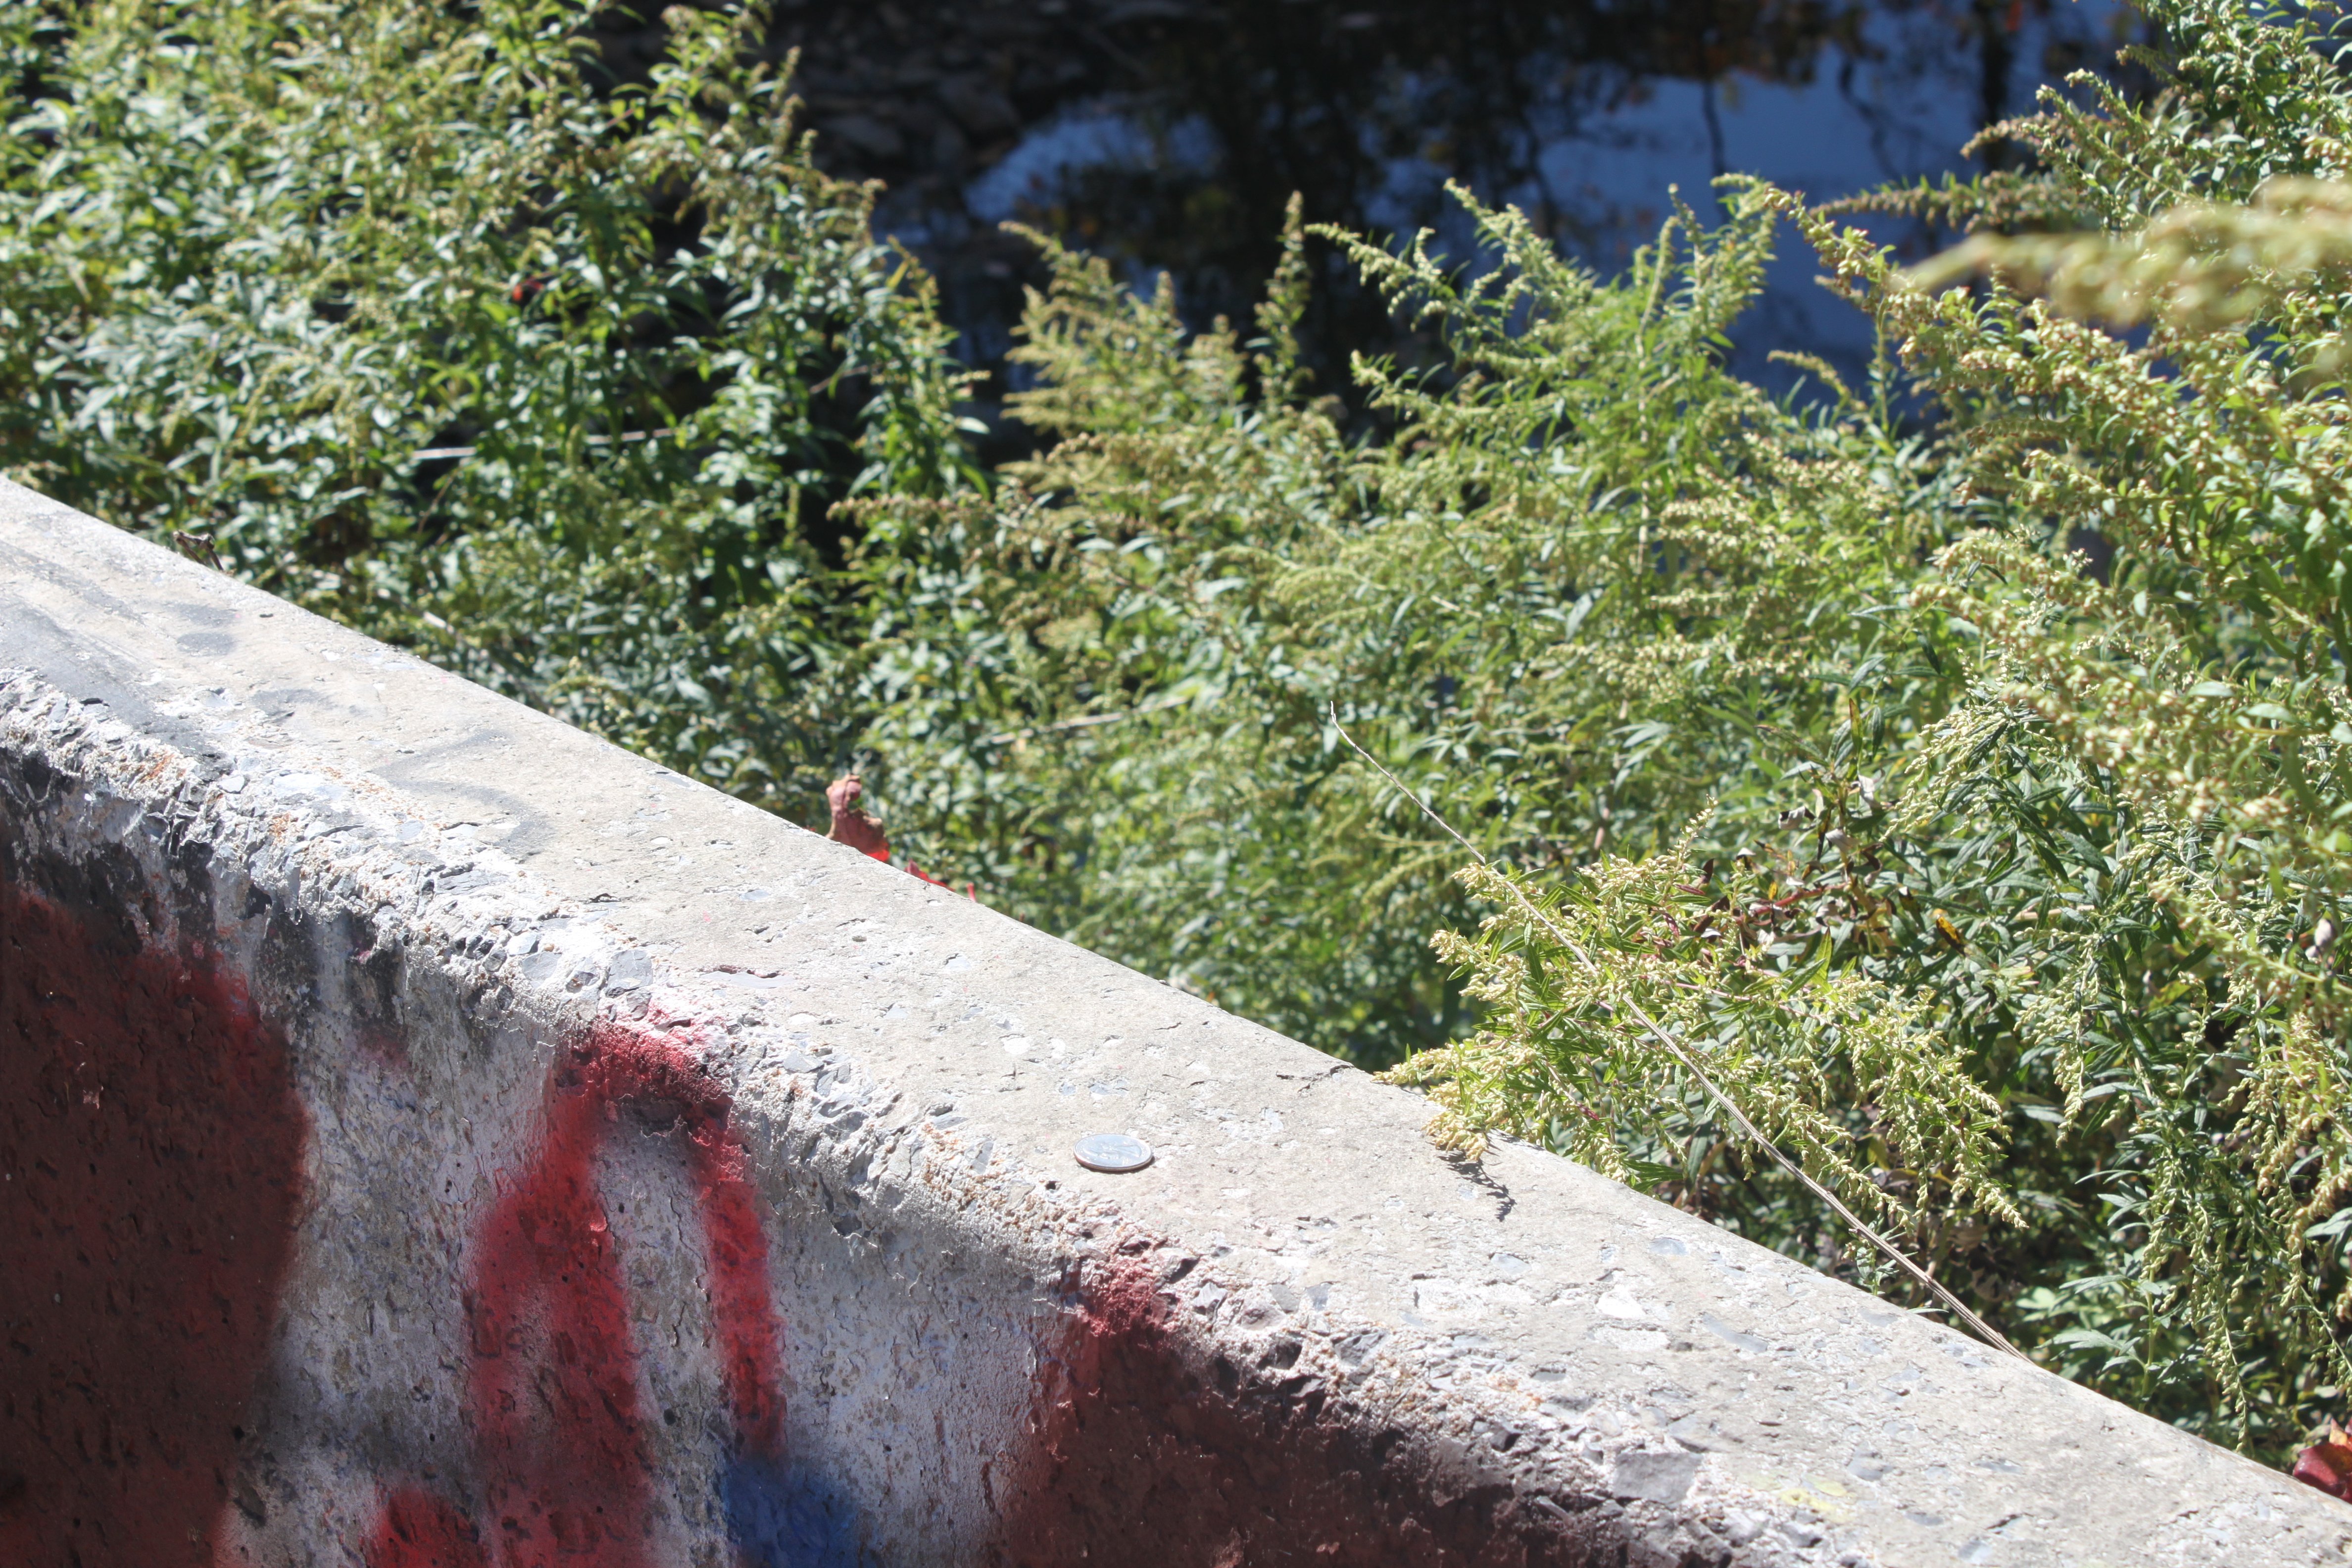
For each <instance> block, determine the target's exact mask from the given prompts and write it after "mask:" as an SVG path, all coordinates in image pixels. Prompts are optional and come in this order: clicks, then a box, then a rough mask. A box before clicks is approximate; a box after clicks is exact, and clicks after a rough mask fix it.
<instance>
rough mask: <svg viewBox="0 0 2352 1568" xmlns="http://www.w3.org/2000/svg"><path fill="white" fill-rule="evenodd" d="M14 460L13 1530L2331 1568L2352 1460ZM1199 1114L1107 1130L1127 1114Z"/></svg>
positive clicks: (944, 1558) (0, 1105) (1198, 1563)
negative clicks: (1162, 958)
mask: <svg viewBox="0 0 2352 1568" xmlns="http://www.w3.org/2000/svg"><path fill="white" fill-rule="evenodd" d="M1422 1121H1423V1111H1422V1108H1421V1106H1420V1104H1419V1103H1418V1102H1417V1101H1416V1100H1413V1099H1412V1097H1410V1096H1408V1095H1406V1094H1403V1093H1402V1092H1400V1091H1396V1090H1391V1089H1384V1088H1381V1087H1380V1086H1378V1085H1375V1084H1373V1083H1372V1082H1370V1080H1369V1079H1366V1078H1364V1077H1363V1076H1362V1075H1361V1074H1360V1073H1357V1072H1355V1071H1353V1070H1351V1069H1349V1068H1345V1067H1343V1066H1340V1065H1339V1064H1338V1063H1335V1062H1333V1061H1331V1060H1329V1059H1328V1058H1323V1057H1320V1056H1318V1055H1317V1054H1315V1053H1314V1052H1312V1051H1309V1050H1307V1049H1306V1048H1305V1047H1300V1046H1297V1045H1296V1044H1293V1043H1292V1042H1289V1041H1287V1040H1284V1039H1282V1038H1280V1037H1276V1036H1274V1035H1271V1034H1268V1033H1267V1032H1266V1031H1265V1030H1263V1029H1259V1028H1256V1027H1254V1026H1250V1025H1248V1024H1245V1023H1243V1022H1241V1021H1239V1020H1237V1019H1234V1018H1233V1017H1230V1016H1226V1015H1224V1014H1223V1013H1220V1012H1218V1011H1217V1010H1216V1009H1214V1008H1213V1007H1211V1006H1209V1005H1205V1004H1203V1003H1201V1002H1198V1001H1196V1000H1193V999H1192V998H1190V997H1187V996H1185V995H1182V994H1179V993H1177V992H1174V991H1171V990H1170V989H1168V988H1167V987H1165V986H1162V985H1160V984H1155V983H1153V982H1151V981H1150V980H1147V979H1145V978H1143V977H1141V976H1139V975H1137V974H1133V973H1129V972H1127V971H1125V970H1122V969H1120V968H1118V966H1116V965H1114V964H1110V963H1105V962H1103V961H1102V960H1100V959H1097V958H1094V957H1092V956H1090V955H1088V954H1087V953H1085V952H1079V951H1077V950H1076V949H1074V948H1071V947H1068V946H1066V945H1065V944H1064V943H1061V942H1055V941H1054V940H1052V939H1050V938H1047V937H1045V936H1042V935H1040V934H1038V933H1036V932H1034V931H1030V930H1027V929H1026V928H1024V927H1022V926H1020V925H1018V924H1016V923H1014V922H1013V921H1008V920H1005V919H1003V918H1002V917H999V916H997V915H995V914H992V913H991V912H990V911H988V910H985V909H982V908H978V907H975V906H973V905H971V904H970V903H967V902H966V901H964V900H961V899H957V898H954V897H951V896H949V895H947V894H946V893H944V892H943V891H942V890H941V889H937V888H934V887H929V886H927V885H925V884H924V883H922V882H919V881H918V880H916V879H913V878H910V877H908V876H906V875H904V874H902V873H899V872H897V871H894V870H891V869H889V868H886V867H883V866H880V865H877V864H876V863H874V862H872V861H870V860H867V859H866V858H862V857H860V856H858V855H856V854H855V853H853V852H851V851H849V850H847V849H845V848H843V847H840V846H837V845H834V844H829V843H826V842H824V841H823V840H821V839H819V838H817V837H814V836H813V835H811V834H807V833H804V832H802V831H801V830H799V829H797V828H794V827H792V826H788V825H785V824H782V823H780V822H777V821H775V820H773V819H772V818H769V817H766V816H762V815H761V814H759V813H758V812H755V811H752V810H751V809H750V808H748V807H745V806H742V805H739V804H737V803H735V802H732V801H730V800H728V799H726V798H725V797H723V796H721V795H717V794H715V793H713V792H711V791H709V790H707V789H703V788H701V787H699V786H697V785H695V784H690V783H688V782H687V781H685V780H683V779H680V778H678V777H677V776H676V775H674V774H671V773H667V772H665V771H664V770H662V769H660V768H657V767H654V766H651V765H649V764H647V763H645V762H643V761H642V760H640V759H637V758H635V757H632V756H629V755H627V754H625V753H624V752H619V751H616V750H614V749H613V748H611V747H609V746H606V745H604V744H603V743H601V742H596V741H593V740H591V739H589V738H588V737H586V736H583V735H581V734H579V733H577V732H575V731H570V730H567V729H565V728H564V727H562V726H561V725H559V724H556V723H554V722H552V721H549V720H546V719H544V718H541V717H540V716H537V715H534V714H532V713H530V712H527V711H525V710H522V709H520V708H518V707H516V706H514V705H512V704H510V703H508V702H506V701H503V700H499V699H498V698H495V697H492V696H490V695H488V694H487V693H485V692H482V691H480V690H478V689H475V688H473V687H471V686H468V685H467V684H466V683H464V682H462V681H459V680H457V679H452V678H450V677H448V676H447V675H446V674H443V673H442V672H440V671H437V670H435V669H433V668H429V667H426V666H425V665H422V664H419V663H418V662H416V661H415V660H414V659H411V658H406V657H405V656H403V655H400V654H396V653H394V652H392V651H390V650H387V649H385V648H383V647H379V646H377V645H375V644H373V643H370V642H368V641H367V640H365V639H364V638H362V637H355V636H353V635H352V634H350V633H348V632H345V631H342V630H340V629H338V628H336V627H334V626H330V625H328V624H326V623H324V622H321V621H319V620H317V619H314V618H312V617H310V616H305V615H303V614H301V613H299V612H297V611H294V610H292V609H289V607H287V606H286V605H282V604H278V603H277V602H275V601H273V600H271V599H269V598H268V597H267V596H265V595H260V594H257V593H255V592H253V591H251V590H249V589H247V588H244V587H242V586H240V585H238V584H235V583H233V582H231V581H229V580H227V579H226V578H224V577H221V576H219V575H218V574H214V573H211V572H208V571H205V570H203V569H200V568H198V567H196V566H194V565H193V564H190V563H185V562H183V561H180V560H178V559H176V558H174V557H173V556H171V555H168V554H166V553H165V552H162V551H160V550H156V549H154V548H152V547H151V546H149V545H146V544H143V543H141V542H136V541H134V540H131V539H130V538H128V537H126V536H124V535H122V534H120V533H118V532H115V531H111V530H110V529H108V528H106V527H104V526H102V525H100V524H99V523H97V522H94V521H91V520H89V519H87V518H83V517H81V516H79V515H78V514H75V513H73V512H70V511H68V510H65V509H63V508H61V507H58V506H55V505H52V504H49V503H47V502H46V501H44V500H41V499H39V498H38V497H36V496H34V495H32V494H30V493H28V492H26V491H23V490H20V489H5V490H0V1248H5V1252H0V1258H5V1263H4V1264H0V1369H5V1370H0V1563H11V1564H13V1563H26V1564H39V1565H48V1564H67V1563H76V1564H80V1565H82V1568H100V1565H110V1564H121V1565H123V1568H162V1565H170V1564H199V1563H218V1564H232V1563H267V1564H313V1563H315V1564H339V1565H340V1564H353V1563H357V1564H363V1565H365V1568H421V1565H425V1564H438V1565H441V1568H459V1565H465V1568H540V1565H549V1568H552V1565H554V1564H557V1563H563V1564H567V1565H568V1564H574V1563H578V1564H593V1565H599V1568H604V1565H609V1568H625V1565H638V1564H645V1565H653V1564H663V1565H667V1564H673V1563H677V1564H687V1563H692V1564H709V1565H720V1564H763V1565H767V1564H777V1565H781V1564H793V1565H794V1568H800V1565H803V1564H851V1563H861V1564H862V1563H876V1564H893V1565H896V1564H910V1565H912V1564H964V1563H1004V1564H1049V1563H1050V1564H1075V1563H1139V1564H1146V1563H1148V1564H1171V1565H1180V1568H1239V1565H1241V1564H1286V1563H1297V1564H1314V1565H1317V1568H1323V1565H1330V1564H1375V1563H1377V1564H1493V1565H1497V1568H1500V1565H1505V1564H1513V1565H1516V1564H1538V1563H1541V1564H1582V1563H1591V1564H1611V1565H1629V1564H1645V1565H1674V1568H1697V1565H1700V1564H1707V1565H1717V1564H1728V1563H1758V1564H1762V1563H1776V1564H1777V1563H1823V1564H1828V1563H1841V1564H1853V1563H1881V1564H1890V1565H1891V1564H1913V1563H1916V1564H1938V1565H1941V1564H1948V1563H1996V1564H2000V1563H2008V1564H2031V1563H2048V1564H2084V1565H2088V1564H2093V1563H2109V1564H2117V1565H2120V1564H2134V1565H2139V1564H2152V1563H2232V1564H2259V1563H2340V1562H2341V1561H2342V1560H2343V1557H2344V1555H2345V1552H2346V1551H2347V1545H2352V1509H2347V1507H2346V1506H2345V1505H2343V1504H2341V1503H2338V1502H2336V1501H2334V1500H2330V1499H2327V1498H2325V1497H2322V1496H2320V1495H2319V1494H2317V1493H2315V1492H2313V1491H2310V1490H2308V1489H2304V1488H2301V1487H2298V1486H2295V1485H2294V1484H2293V1483H2291V1482H2289V1481H2287V1480H2286V1479H2284V1478H2283V1477H2281V1476H2278V1475H2275V1474H2273V1473H2271V1472H2269V1471H2267V1470H2264V1469H2262V1468H2258V1467H2256V1466H2254V1465H2252V1464H2250V1463H2248V1462H2246V1461H2244V1460H2242V1459H2239V1458H2234V1457H2232V1456H2231V1455H2229V1454H2227V1453H2224V1452H2222V1451H2221V1450H2219V1449H2216V1448H2213V1447H2208V1446H2206V1445H2204V1444H2202V1443H2200V1442H2198V1441H2196V1440H2194V1439H2192V1438H2189V1437H2187V1436H2182V1435H2181V1434H2179V1433H2178V1432H2175V1431H2172V1430H2170V1429H2168V1428H2167V1427H2164V1426H2159V1425H2158V1424H2157V1423H2155V1422H2152V1421H2148V1420H2147V1419H2144V1418H2142V1417H2140V1416H2138V1415H2134V1414H2132V1413H2130V1412H2128V1411H2126V1410H2124V1409H2122V1408H2121V1407H2119V1406H2117V1405H2112V1404H2110V1403H2108V1402H2106V1401H2105V1400H2102V1399H2099V1398H2098V1397H2096V1396H2095V1395H2093V1394H2087V1393H2084V1392H2083V1391H2081V1390H2079V1389H2075V1388H2074V1387H2071V1386H2069V1385H2067V1384H2063V1383H2062V1382H2060V1381H2058V1380H2057V1379H2055V1378H2053V1377H2050V1376H2047V1375H2044V1374H2042V1373H2038V1372H2036V1371H2034V1370H2032V1369H2031V1368H2028V1367H2025V1366H2022V1365H2020V1364H2017V1363H2011V1362H2009V1361H2007V1360H2005V1359H2002V1358H1999V1357H1996V1356H1994V1355H1991V1354H1990V1353H1988V1352H1985V1351H1984V1350H1982V1349H1981V1348H1980V1347H1979V1346H1977V1345H1975V1344H1973V1343H1972V1342H1969V1341H1967V1340H1965V1339H1963V1338H1960V1337H1959V1336H1958V1335H1956V1334H1954V1333H1952V1332H1949V1331H1946V1330H1944V1329H1942V1328H1939V1327H1937V1326H1935V1325H1934V1324H1931V1323H1928V1322H1926V1321H1920V1320H1917V1319H1915V1318H1912V1317H1909V1316H1906V1314H1904V1313H1902V1312H1899V1311H1896V1310H1892V1309H1890V1308H1888V1307H1887V1306H1885V1305H1884V1304H1883V1303H1880V1302H1878V1301H1875V1300H1872V1299H1871V1298H1869V1297H1867V1296H1864V1295H1862V1294H1860V1293H1858V1292H1856V1291H1853V1290H1851V1289H1846V1288H1845V1287H1843V1286H1841V1285H1839V1284H1836V1283H1835V1282H1833V1281H1831V1280H1829V1279H1823V1278H1822V1277H1821V1276H1819V1275H1817V1274H1814V1273H1812V1272H1811V1271H1810V1270H1808V1269H1806V1268H1802V1267H1801V1266H1799V1265H1797V1264H1794V1263H1792V1262H1790V1261H1789V1260H1786V1259H1783V1258H1779V1257H1776V1256H1774V1255H1773V1254H1771V1253H1769V1252H1766V1251H1763V1250H1761V1249H1759V1248H1757V1247H1752V1246H1749V1245H1748V1244H1746V1243H1744V1242H1741V1241H1739V1240H1738V1239H1737V1238H1735V1237H1729V1236H1727V1235H1725V1234H1723V1233H1721V1232H1719V1231H1717V1230H1715V1229H1713V1228H1711V1227H1709V1226H1706V1225H1704V1224H1702V1223H1699V1222H1697V1221H1695V1220H1692V1219H1690V1218H1688V1217H1687V1216H1685V1215H1680V1214H1677V1213H1675V1211H1673V1210H1671V1209H1668V1208H1665V1207H1664V1206H1662V1205H1657V1204H1654V1203H1651V1202H1649V1201H1647V1200H1645V1199H1643V1198H1641V1197H1639V1196H1637V1195H1635V1194H1632V1193H1630V1192H1628V1191H1626V1190H1625V1189H1623V1188H1622V1187H1618V1186H1616V1185H1613V1184H1610V1183H1608V1182H1605V1181H1602V1180H1601V1179H1600V1178H1598V1177H1596V1176H1594V1175H1592V1174H1591V1173H1588V1172H1585V1171H1583V1170H1581V1169H1580V1168H1579V1167H1577V1166H1574V1165H1572V1164H1570V1163H1567V1162H1565V1161H1561V1160H1558V1159H1554V1158H1552V1157H1550V1156H1548V1155H1544V1154H1539V1153H1537V1152H1531V1151H1529V1150H1527V1149H1523V1148H1517V1147H1507V1148H1504V1149H1502V1150H1499V1151H1498V1152H1496V1153H1495V1154H1494V1155H1493V1156H1492V1157H1491V1158H1490V1159H1489V1160H1488V1161H1487V1162H1486V1164H1485V1166H1484V1167H1483V1168H1480V1169H1469V1168H1464V1167H1461V1166H1458V1165H1456V1164H1454V1163H1449V1162H1448V1161H1447V1160H1445V1159H1444V1158H1443V1157H1441V1156H1440V1155H1439V1154H1438V1152H1436V1151H1435V1150H1434V1149H1433V1147H1432V1146H1431V1145H1430V1144H1429V1142H1427V1141H1426V1140H1425V1139H1424V1138H1423V1136H1422V1132H1421V1123H1422ZM1096 1131H1127V1132H1131V1133H1133V1134H1135V1135H1137V1136H1139V1137H1141V1138H1144V1139H1146V1140H1148V1141H1150V1142H1151V1143H1153V1144H1154V1145H1155V1146H1156V1147H1157V1149H1158V1152H1159V1158H1158V1161H1157V1163H1154V1164H1153V1165H1152V1166H1150V1168H1149V1169H1148V1170H1145V1171H1143V1172H1141V1173H1136V1174H1130V1175H1108V1174H1101V1173H1094V1172H1090V1171H1087V1170H1085V1169H1083V1168H1081V1167H1080V1166H1079V1165H1078V1164H1077V1163H1076V1162H1075V1161H1074V1159H1073V1158H1072V1156H1071V1145H1072V1143H1073V1142H1074V1141H1075V1140H1076V1139H1077V1138H1078V1137H1080V1136H1082V1135H1084V1134H1087V1133H1091V1132H1096Z"/></svg>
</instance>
